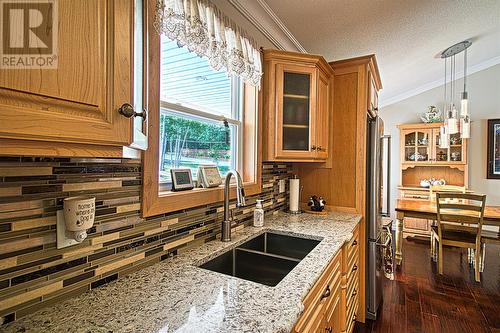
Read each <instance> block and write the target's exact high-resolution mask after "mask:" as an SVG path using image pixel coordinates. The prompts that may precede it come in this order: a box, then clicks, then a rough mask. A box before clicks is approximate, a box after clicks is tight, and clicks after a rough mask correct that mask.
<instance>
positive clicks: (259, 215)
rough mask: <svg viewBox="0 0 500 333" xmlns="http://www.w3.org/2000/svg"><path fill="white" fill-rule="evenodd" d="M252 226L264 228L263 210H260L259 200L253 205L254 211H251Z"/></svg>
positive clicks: (260, 201)
mask: <svg viewBox="0 0 500 333" xmlns="http://www.w3.org/2000/svg"><path fill="white" fill-rule="evenodd" d="M253 226H254V227H262V226H264V209H263V208H262V200H261V199H257V204H256V205H255V210H254V211H253Z"/></svg>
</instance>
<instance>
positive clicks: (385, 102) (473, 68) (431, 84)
mask: <svg viewBox="0 0 500 333" xmlns="http://www.w3.org/2000/svg"><path fill="white" fill-rule="evenodd" d="M498 64H500V56H497V57H494V58H491V59H488V60H485V61H483V62H480V63H478V64H475V65H473V66H470V67H469V68H468V69H467V76H470V75H472V74H474V73H477V72H480V71H482V70H485V69H488V68H490V67H493V66H495V65H498ZM463 77H464V72H463V71H460V72H457V80H459V79H461V78H463ZM443 82H444V76H442V77H441V78H439V79H438V80H435V81H432V82H428V83H426V84H423V85H421V86H419V87H417V88H415V89H411V90H408V91H405V92H404V93H401V94H399V95H396V96H394V97H391V98H388V99H382V100H381V101H380V108H383V107H385V106H389V105H391V104H395V103H397V102H400V101H403V100H405V99H407V98H410V97H413V96H416V95H419V94H421V93H424V92H426V91H428V90H431V89H434V88H437V87H440V86H442V85H443Z"/></svg>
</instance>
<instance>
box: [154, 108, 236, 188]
mask: <svg viewBox="0 0 500 333" xmlns="http://www.w3.org/2000/svg"><path fill="white" fill-rule="evenodd" d="M236 131H237V128H236V126H233V125H229V130H227V129H226V127H225V126H224V124H222V123H221V122H218V121H217V122H216V121H212V120H208V119H204V118H199V117H194V116H190V115H186V114H182V113H178V112H174V111H171V110H165V109H162V110H161V114H160V166H159V167H160V182H161V183H165V182H166V183H170V182H171V178H170V169H171V168H190V169H191V172H192V174H193V179H197V173H198V166H200V165H205V164H210V165H217V166H218V168H219V171H220V173H221V176H223V177H224V176H225V174H226V173H227V171H228V170H229V169H231V168H234V166H235V163H236V162H235V160H236V158H235V156H234V155H235V154H234V153H232V151H236V150H235V149H233V150H232V149H231V146H233V147H234V146H235V145H234V144H232V143H233V142H236V141H235V138H236ZM167 188H168V187H167Z"/></svg>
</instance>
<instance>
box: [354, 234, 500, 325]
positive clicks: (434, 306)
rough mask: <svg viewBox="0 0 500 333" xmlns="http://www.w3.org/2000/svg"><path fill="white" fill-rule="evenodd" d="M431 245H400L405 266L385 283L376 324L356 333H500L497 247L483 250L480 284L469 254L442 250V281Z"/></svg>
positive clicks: (413, 242)
mask: <svg viewBox="0 0 500 333" xmlns="http://www.w3.org/2000/svg"><path fill="white" fill-rule="evenodd" d="M429 246H430V245H429V242H428V241H424V240H418V239H406V240H404V241H403V249H404V250H403V264H402V266H401V267H400V268H399V269H398V270H397V272H396V274H395V277H394V280H393V281H389V280H385V281H384V287H383V289H384V290H383V293H384V294H383V295H384V296H383V297H384V300H383V303H382V304H381V309H380V310H379V317H378V319H377V320H376V321H370V322H367V323H366V324H365V325H357V326H356V329H355V332H358V333H368V332H381V333H390V332H394V333H401V332H425V333H432V332H439V333H448V332H450V333H460V332H464V333H482V332H485V333H500V260H499V259H500V257H499V256H500V246H493V245H490V246H487V249H486V259H485V269H484V273H482V274H481V283H476V282H475V281H474V270H473V268H472V267H470V266H469V264H468V263H467V250H465V249H457V248H451V247H447V248H445V250H444V258H445V262H444V275H442V276H440V275H439V274H437V265H436V263H434V262H432V261H431V259H430V254H429Z"/></svg>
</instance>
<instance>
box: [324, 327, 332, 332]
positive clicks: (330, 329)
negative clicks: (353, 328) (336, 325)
mask: <svg viewBox="0 0 500 333" xmlns="http://www.w3.org/2000/svg"><path fill="white" fill-rule="evenodd" d="M325 330H326V331H327V332H328V333H332V332H333V328H332V327H327V328H325Z"/></svg>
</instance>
